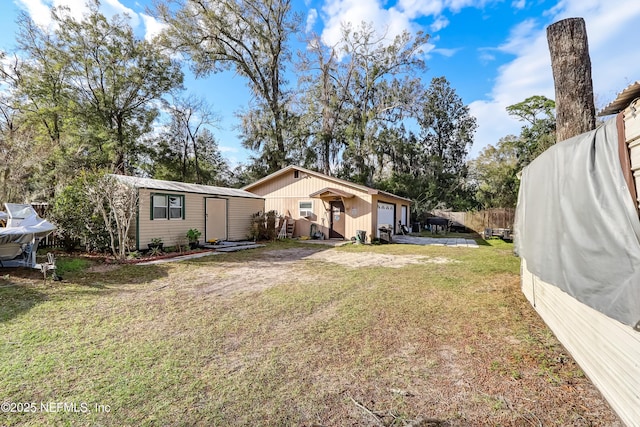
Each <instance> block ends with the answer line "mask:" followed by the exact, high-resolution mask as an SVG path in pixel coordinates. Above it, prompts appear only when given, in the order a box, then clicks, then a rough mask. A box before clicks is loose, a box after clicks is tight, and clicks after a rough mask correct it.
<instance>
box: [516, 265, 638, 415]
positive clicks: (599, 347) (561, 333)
mask: <svg viewBox="0 0 640 427" xmlns="http://www.w3.org/2000/svg"><path fill="white" fill-rule="evenodd" d="M521 270H522V291H523V293H524V295H525V296H526V297H527V299H528V300H529V302H531V304H532V305H533V306H534V308H535V309H536V311H537V312H538V314H540V317H542V319H543V320H544V321H545V323H546V324H547V325H548V326H549V328H550V329H551V330H552V331H553V333H554V334H555V335H556V337H557V338H558V340H560V342H561V343H562V345H564V347H565V348H566V349H567V350H568V351H569V352H570V353H571V355H572V357H573V358H574V359H575V360H576V362H578V364H579V365H580V367H581V368H582V370H583V371H584V372H585V373H586V374H587V376H588V377H589V379H590V380H591V382H593V384H594V385H595V386H596V387H598V389H599V390H600V392H601V393H602V395H603V396H604V397H605V399H607V401H608V402H609V404H610V405H611V407H612V408H613V410H614V411H616V413H617V414H618V416H619V417H620V418H621V419H622V421H624V422H625V423H626V424H627V425H629V426H638V425H640V332H636V331H635V330H633V328H631V327H629V326H626V325H623V324H622V323H620V322H618V321H616V320H613V319H611V318H610V317H607V316H605V315H604V314H602V313H600V312H599V311H597V310H594V309H593V308H591V307H589V306H587V305H585V304H582V303H581V302H579V301H578V300H576V299H575V298H573V297H571V296H570V295H569V294H567V293H565V292H563V291H562V290H560V289H559V288H557V287H556V286H553V285H550V284H548V283H545V282H543V281H542V280H540V279H539V278H538V277H536V276H534V275H533V274H532V273H531V272H529V271H528V270H527V263H526V260H524V259H523V260H522V267H521Z"/></svg>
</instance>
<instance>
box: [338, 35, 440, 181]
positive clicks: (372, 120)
mask: <svg viewBox="0 0 640 427" xmlns="http://www.w3.org/2000/svg"><path fill="white" fill-rule="evenodd" d="M428 39H429V36H428V35H426V34H423V33H421V32H419V33H417V34H416V35H415V36H412V35H411V34H410V33H409V32H406V31H405V32H403V33H402V34H400V35H398V36H396V37H395V38H394V39H393V40H392V41H391V42H389V40H388V39H387V38H386V35H384V34H382V35H381V34H379V33H377V32H376V31H375V29H374V28H373V27H372V25H371V24H366V23H363V24H362V25H361V26H360V27H359V28H357V29H354V28H352V27H350V26H345V27H343V34H342V41H341V51H340V55H341V56H342V57H343V58H342V64H343V65H342V67H341V70H340V74H339V75H338V79H337V81H339V82H343V84H348V85H349V87H348V90H346V91H345V92H344V93H345V95H346V96H347V108H346V110H345V113H346V123H347V126H346V131H345V139H346V141H345V142H346V147H345V151H344V155H343V156H344V161H345V163H344V164H343V175H346V176H348V177H349V178H351V179H353V180H354V181H357V182H360V183H363V184H369V185H371V184H372V183H373V178H374V173H375V171H376V167H378V168H380V167H382V165H377V164H376V160H377V156H376V155H375V143H376V137H377V135H378V133H379V132H380V131H381V130H382V129H384V128H386V127H388V126H390V125H392V126H395V125H398V126H399V125H400V123H401V122H402V119H403V118H404V117H405V116H407V115H410V113H411V112H412V111H416V110H417V105H418V104H419V101H418V100H419V95H420V94H421V93H422V90H423V87H422V85H421V83H420V80H419V79H417V78H415V77H413V76H414V75H415V73H417V72H419V71H421V70H424V68H425V64H424V61H423V60H422V57H421V52H422V47H423V46H424V45H425V44H426V42H427V41H428Z"/></svg>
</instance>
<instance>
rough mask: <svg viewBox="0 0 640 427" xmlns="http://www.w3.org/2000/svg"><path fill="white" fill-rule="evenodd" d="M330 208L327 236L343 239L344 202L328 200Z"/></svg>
mask: <svg viewBox="0 0 640 427" xmlns="http://www.w3.org/2000/svg"><path fill="white" fill-rule="evenodd" d="M329 207H330V210H331V227H330V228H329V238H331V239H344V223H345V215H344V203H342V202H337V201H336V202H329Z"/></svg>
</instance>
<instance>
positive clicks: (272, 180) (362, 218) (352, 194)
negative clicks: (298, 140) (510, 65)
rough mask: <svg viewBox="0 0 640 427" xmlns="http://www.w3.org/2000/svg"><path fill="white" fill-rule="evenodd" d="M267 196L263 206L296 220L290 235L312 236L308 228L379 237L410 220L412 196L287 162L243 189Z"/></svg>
mask: <svg viewBox="0 0 640 427" xmlns="http://www.w3.org/2000/svg"><path fill="white" fill-rule="evenodd" d="M243 189H244V190H246V191H250V192H252V193H255V194H258V195H259V196H261V197H264V198H265V209H266V210H267V211H269V210H275V211H277V212H278V213H279V214H280V215H283V216H286V217H289V218H291V219H292V220H293V221H294V222H295V226H294V231H293V236H295V237H299V236H310V235H311V234H313V233H312V228H313V229H314V230H316V231H318V232H321V233H322V235H323V236H324V237H325V238H333V239H350V238H352V237H356V234H357V232H358V231H364V232H365V233H366V235H367V236H368V239H369V240H371V239H372V238H378V237H380V230H379V228H381V227H382V226H386V227H389V228H390V229H391V230H392V232H393V231H394V230H395V231H399V224H402V225H405V226H406V225H407V224H410V207H411V199H407V198H405V197H400V196H397V195H395V194H392V193H388V192H386V191H382V190H378V189H375V188H370V187H367V186H364V185H360V184H355V183H353V182H349V181H346V180H343V179H339V178H336V177H333V176H329V175H325V174H323V173H321V172H316V171H312V170H309V169H305V168H302V167H300V166H287V167H286V168H283V169H281V170H279V171H277V172H274V173H272V174H271V175H268V176H266V177H264V178H262V179H260V180H258V181H256V182H254V183H253V184H249V185H247V186H246V187H244V188H243Z"/></svg>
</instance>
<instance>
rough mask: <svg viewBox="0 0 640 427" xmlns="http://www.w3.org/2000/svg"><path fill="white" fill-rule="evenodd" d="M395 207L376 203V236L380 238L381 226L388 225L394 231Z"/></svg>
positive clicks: (389, 204)
mask: <svg viewBox="0 0 640 427" xmlns="http://www.w3.org/2000/svg"><path fill="white" fill-rule="evenodd" d="M394 224H395V205H393V204H391V203H384V202H378V224H377V226H376V236H377V237H380V230H378V229H379V228H380V227H382V226H383V225H390V226H391V229H392V230H393V229H394Z"/></svg>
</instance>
